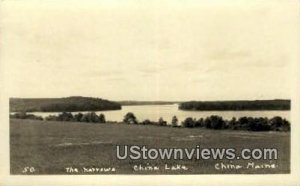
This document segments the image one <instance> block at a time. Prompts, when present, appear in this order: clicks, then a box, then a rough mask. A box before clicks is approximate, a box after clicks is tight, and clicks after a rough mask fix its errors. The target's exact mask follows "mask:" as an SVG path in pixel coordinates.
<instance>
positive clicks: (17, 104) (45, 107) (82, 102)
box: [9, 96, 121, 112]
mask: <svg viewBox="0 0 300 186" xmlns="http://www.w3.org/2000/svg"><path fill="white" fill-rule="evenodd" d="M9 106H10V112H72V111H103V110H120V109H121V105H120V104H119V103H117V102H113V101H109V100H105V99H101V98H91V97H80V96H74V97H67V98H10V101H9Z"/></svg>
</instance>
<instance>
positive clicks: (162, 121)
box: [158, 117, 167, 126]
mask: <svg viewBox="0 0 300 186" xmlns="http://www.w3.org/2000/svg"><path fill="white" fill-rule="evenodd" d="M158 125H160V126H167V122H166V121H164V119H163V118H162V117H160V118H159V120H158Z"/></svg>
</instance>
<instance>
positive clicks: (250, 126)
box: [10, 112, 290, 131]
mask: <svg viewBox="0 0 300 186" xmlns="http://www.w3.org/2000/svg"><path fill="white" fill-rule="evenodd" d="M10 118H14V119H35V120H43V118H42V117H39V116H35V115H33V114H26V113H15V114H11V115H10ZM45 120H47V121H69V122H86V123H106V122H107V121H106V119H105V116H104V114H99V115H97V114H96V113H95V112H88V113H85V114H83V113H77V114H74V115H73V114H72V113H70V112H63V113H61V114H59V115H57V116H55V115H50V116H47V117H46V118H45ZM108 123H112V122H108ZM121 123H124V124H136V125H155V126H171V127H184V128H207V129H215V130H225V129H227V130H248V131H290V122H289V121H287V120H286V119H284V118H281V117H279V116H276V117H273V118H271V119H269V118H263V117H259V118H254V117H240V118H238V119H237V118H232V119H231V120H225V119H223V118H222V117H221V116H216V115H212V116H209V117H206V118H199V119H195V118H191V117H188V118H186V119H185V120H184V121H182V123H181V124H180V123H179V122H178V119H177V117H176V116H173V118H172V121H171V123H167V121H165V120H164V119H163V118H159V120H158V121H150V120H148V119H146V120H144V121H141V122H139V121H138V120H137V118H136V116H135V115H134V114H133V113H131V112H129V113H127V114H126V115H125V116H124V119H123V122H121Z"/></svg>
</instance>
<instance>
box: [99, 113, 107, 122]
mask: <svg viewBox="0 0 300 186" xmlns="http://www.w3.org/2000/svg"><path fill="white" fill-rule="evenodd" d="M99 122H100V123H106V120H105V115H104V114H100V115H99Z"/></svg>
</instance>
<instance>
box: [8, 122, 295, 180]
mask: <svg viewBox="0 0 300 186" xmlns="http://www.w3.org/2000/svg"><path fill="white" fill-rule="evenodd" d="M116 145H140V146H147V147H150V148H151V147H152V148H154V147H155V148H177V147H180V148H195V147H196V145H199V146H200V147H201V148H235V149H236V150H237V151H239V150H240V149H242V148H250V149H252V148H276V149H278V159H277V160H211V159H209V160H202V159H201V160H196V159H193V160H188V159H185V160H161V159H158V160H130V159H126V160H118V159H117V158H116ZM221 163H223V164H224V165H226V164H230V165H241V166H242V167H243V168H240V169H236V168H232V167H233V166H231V168H224V169H217V168H216V164H218V166H219V165H220V164H221ZM249 163H250V164H251V165H253V163H255V165H264V164H274V165H275V168H262V167H263V166H260V168H258V167H257V168H253V167H250V168H249V167H248V168H246V165H248V164H249ZM10 165H11V174H243V173H247V174H248V173H249V174H261V173H289V172H290V132H274V131H269V132H250V131H235V130H209V129H204V128H192V129H190V128H172V127H159V126H152V125H145V126H143V125H128V124H92V123H82V122H81V123H79V122H59V121H38V120H23V119H11V120H10ZM166 165H167V166H177V165H180V166H185V167H187V168H188V169H187V170H182V169H179V170H170V169H168V168H166V167H165V166H166ZM135 166H137V167H144V168H145V167H159V169H158V170H147V171H145V170H135V169H134V167H135ZM70 168H71V169H72V170H73V171H71V172H70V171H69V170H70ZM101 168H102V169H101ZM104 168H105V169H107V170H108V169H109V168H110V169H112V168H113V169H114V170H115V171H108V172H104V171H103V170H104ZM76 170H77V171H76Z"/></svg>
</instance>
